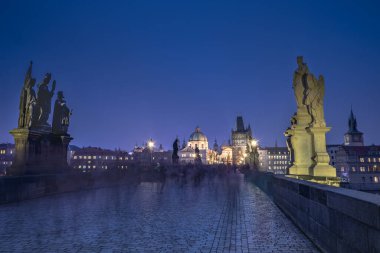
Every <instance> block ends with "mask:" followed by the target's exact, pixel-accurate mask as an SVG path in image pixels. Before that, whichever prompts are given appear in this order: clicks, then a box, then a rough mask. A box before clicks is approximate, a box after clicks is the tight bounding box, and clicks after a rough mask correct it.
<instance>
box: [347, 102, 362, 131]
mask: <svg viewBox="0 0 380 253" xmlns="http://www.w3.org/2000/svg"><path fill="white" fill-rule="evenodd" d="M348 132H349V133H356V132H359V131H358V123H357V121H356V117H355V115H354V112H353V110H352V106H351V113H350V117H349V119H348Z"/></svg>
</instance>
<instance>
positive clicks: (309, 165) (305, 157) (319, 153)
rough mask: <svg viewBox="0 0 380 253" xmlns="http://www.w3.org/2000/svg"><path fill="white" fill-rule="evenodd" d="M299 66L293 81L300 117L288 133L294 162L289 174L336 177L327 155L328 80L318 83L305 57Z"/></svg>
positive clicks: (293, 120)
mask: <svg viewBox="0 0 380 253" xmlns="http://www.w3.org/2000/svg"><path fill="white" fill-rule="evenodd" d="M297 64H298V68H297V69H296V71H295V72H294V77H293V90H294V94H295V97H296V102H297V113H295V115H294V116H293V117H292V119H291V126H290V127H289V128H288V129H287V130H286V132H285V136H286V137H287V146H288V149H289V151H290V154H291V161H292V166H291V167H290V168H289V174H294V175H307V176H313V177H336V170H335V168H333V167H332V166H330V165H329V161H330V158H329V155H328V154H327V151H326V133H327V132H328V131H330V128H328V127H326V123H325V118H324V104H323V100H324V96H325V83H324V78H323V76H319V78H318V79H316V78H315V77H314V75H313V74H312V73H310V72H309V69H308V67H307V65H306V63H304V62H303V57H302V56H298V57H297Z"/></svg>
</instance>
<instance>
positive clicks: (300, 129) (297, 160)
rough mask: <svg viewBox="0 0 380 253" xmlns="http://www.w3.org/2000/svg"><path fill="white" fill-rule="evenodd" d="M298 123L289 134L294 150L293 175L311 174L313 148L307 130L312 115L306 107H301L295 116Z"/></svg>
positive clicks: (290, 172)
mask: <svg viewBox="0 0 380 253" xmlns="http://www.w3.org/2000/svg"><path fill="white" fill-rule="evenodd" d="M295 119H296V121H297V123H296V124H295V125H294V126H292V128H291V130H289V131H288V132H290V133H289V134H290V135H291V144H292V147H293V150H294V154H293V155H294V163H293V165H292V166H291V167H290V168H289V174H291V175H310V168H311V166H312V165H313V160H312V159H311V157H312V156H313V150H312V147H311V145H310V143H311V142H312V137H311V135H310V133H309V132H308V131H307V130H306V128H307V127H308V125H309V123H310V121H311V117H310V115H309V114H308V112H307V109H306V107H299V108H298V110H297V114H296V116H295Z"/></svg>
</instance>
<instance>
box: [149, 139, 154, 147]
mask: <svg viewBox="0 0 380 253" xmlns="http://www.w3.org/2000/svg"><path fill="white" fill-rule="evenodd" d="M148 148H150V149H152V148H154V142H153V140H152V139H150V140H149V141H148Z"/></svg>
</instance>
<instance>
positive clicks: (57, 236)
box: [0, 175, 318, 253]
mask: <svg viewBox="0 0 380 253" xmlns="http://www.w3.org/2000/svg"><path fill="white" fill-rule="evenodd" d="M0 252H154V253H156V252H318V250H317V249H316V248H315V246H314V245H313V244H312V243H311V242H310V241H309V240H308V239H307V238H306V237H305V236H304V235H303V234H302V233H301V232H300V231H299V230H298V229H297V228H296V227H295V226H294V225H293V224H292V222H291V221H289V220H288V219H287V218H286V216H285V215H284V214H283V213H282V212H281V211H280V210H279V209H278V208H277V207H276V206H275V205H274V204H273V203H272V202H271V201H270V200H269V199H268V197H267V196H266V195H265V194H264V193H263V192H262V191H261V190H259V189H258V188H256V187H255V186H253V185H252V184H250V183H247V182H245V181H244V179H243V177H242V175H230V176H228V177H226V178H206V179H204V180H203V181H202V182H201V183H199V184H197V185H195V184H194V183H193V182H189V181H188V182H186V181H178V180H177V181H176V180H167V181H166V182H165V183H164V184H162V183H140V184H138V185H135V186H121V187H114V188H104V189H99V190H93V191H85V192H79V193H68V194H62V195H57V196H52V197H46V198H41V199H36V200H29V201H24V202H22V203H19V204H11V205H4V206H0Z"/></svg>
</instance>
